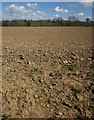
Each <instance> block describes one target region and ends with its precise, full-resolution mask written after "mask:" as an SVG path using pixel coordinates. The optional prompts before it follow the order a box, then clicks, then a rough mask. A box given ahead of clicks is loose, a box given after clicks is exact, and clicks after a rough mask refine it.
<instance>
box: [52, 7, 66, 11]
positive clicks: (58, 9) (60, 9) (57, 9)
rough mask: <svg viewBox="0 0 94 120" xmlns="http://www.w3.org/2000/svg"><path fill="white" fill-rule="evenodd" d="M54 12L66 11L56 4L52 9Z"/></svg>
mask: <svg viewBox="0 0 94 120" xmlns="http://www.w3.org/2000/svg"><path fill="white" fill-rule="evenodd" d="M54 11H55V12H68V10H67V9H63V8H60V7H59V6H57V7H56V8H55V9H54Z"/></svg>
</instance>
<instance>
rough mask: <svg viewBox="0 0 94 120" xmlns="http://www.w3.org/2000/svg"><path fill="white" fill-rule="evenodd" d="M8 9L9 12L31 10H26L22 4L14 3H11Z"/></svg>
mask: <svg viewBox="0 0 94 120" xmlns="http://www.w3.org/2000/svg"><path fill="white" fill-rule="evenodd" d="M8 11H9V12H11V13H16V12H20V13H27V12H30V11H31V10H26V9H25V7H24V6H18V5H15V4H11V5H10V6H9V7H8Z"/></svg>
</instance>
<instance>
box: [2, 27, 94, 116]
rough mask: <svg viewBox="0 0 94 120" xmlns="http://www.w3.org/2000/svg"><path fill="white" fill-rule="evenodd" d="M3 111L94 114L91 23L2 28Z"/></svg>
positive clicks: (29, 113) (93, 65)
mask: <svg viewBox="0 0 94 120" xmlns="http://www.w3.org/2000/svg"><path fill="white" fill-rule="evenodd" d="M2 33H3V35H2V38H3V39H2V43H3V44H2V45H3V49H2V51H3V63H2V73H3V74H2V85H3V105H2V106H3V115H5V116H8V117H12V118H49V117H57V118H76V117H78V118H79V117H88V118H91V117H94V116H93V115H94V114H93V113H94V104H93V101H94V95H93V93H94V62H93V60H92V49H93V48H92V28H91V27H35V28H33V27H31V28H30V27H8V28H7V27H4V28H3V29H2Z"/></svg>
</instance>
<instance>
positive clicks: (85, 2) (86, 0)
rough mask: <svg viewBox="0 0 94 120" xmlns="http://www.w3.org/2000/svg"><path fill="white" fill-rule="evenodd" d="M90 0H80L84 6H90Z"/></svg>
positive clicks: (91, 0)
mask: <svg viewBox="0 0 94 120" xmlns="http://www.w3.org/2000/svg"><path fill="white" fill-rule="evenodd" d="M92 2H93V0H82V1H81V3H82V4H83V5H84V6H85V7H92Z"/></svg>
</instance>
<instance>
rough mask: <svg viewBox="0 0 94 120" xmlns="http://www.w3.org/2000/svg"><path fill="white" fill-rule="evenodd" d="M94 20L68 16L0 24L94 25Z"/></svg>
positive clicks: (28, 25) (0, 23)
mask: <svg viewBox="0 0 94 120" xmlns="http://www.w3.org/2000/svg"><path fill="white" fill-rule="evenodd" d="M92 25H94V21H91V20H90V19H89V18H86V20H85V21H80V20H78V19H77V18H75V17H72V16H70V17H68V20H63V19H62V18H54V19H52V20H36V21H35V20H26V19H24V20H3V21H1V22H0V26H9V27H10V26H14V27H15V26H23V27H37V26H92Z"/></svg>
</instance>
